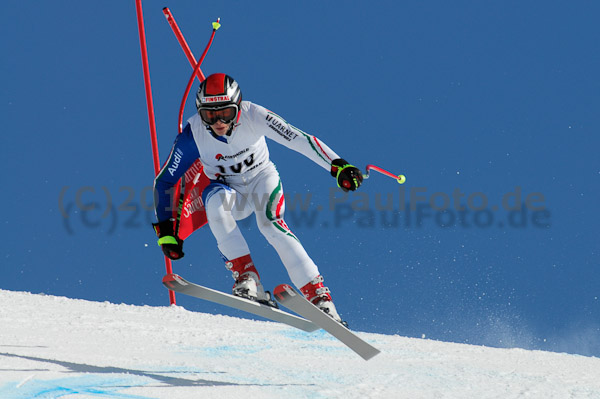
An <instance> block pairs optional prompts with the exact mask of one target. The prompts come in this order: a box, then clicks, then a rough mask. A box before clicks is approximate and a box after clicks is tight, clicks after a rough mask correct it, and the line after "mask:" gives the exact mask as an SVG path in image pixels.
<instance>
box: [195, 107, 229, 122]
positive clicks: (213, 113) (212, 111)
mask: <svg viewBox="0 0 600 399" xmlns="http://www.w3.org/2000/svg"><path fill="white" fill-rule="evenodd" d="M198 112H199V113H200V118H202V121H204V123H206V124H207V125H214V124H215V123H217V122H218V121H221V122H223V123H230V122H231V121H233V120H234V119H235V118H236V116H237V113H238V107H237V105H234V104H232V105H227V106H225V107H217V108H200V110H198Z"/></svg>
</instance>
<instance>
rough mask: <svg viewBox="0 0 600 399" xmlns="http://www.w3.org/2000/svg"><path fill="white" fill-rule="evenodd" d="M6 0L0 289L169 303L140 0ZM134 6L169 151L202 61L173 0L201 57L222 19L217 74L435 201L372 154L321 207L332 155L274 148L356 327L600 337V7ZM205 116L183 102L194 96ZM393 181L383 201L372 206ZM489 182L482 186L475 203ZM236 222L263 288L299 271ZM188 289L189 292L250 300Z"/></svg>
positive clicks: (212, 276) (538, 341)
mask: <svg viewBox="0 0 600 399" xmlns="http://www.w3.org/2000/svg"><path fill="white" fill-rule="evenodd" d="M5 3H6V4H4V12H5V15H7V16H10V17H9V18H5V22H4V23H3V24H2V26H1V27H0V30H1V31H2V32H1V33H2V39H1V42H0V43H1V51H2V54H4V56H3V57H2V63H1V64H0V65H1V68H2V70H1V72H2V74H1V76H2V80H3V84H2V87H3V90H2V91H1V96H2V102H1V107H2V108H1V109H2V113H1V120H2V128H3V133H2V135H1V139H0V140H1V146H0V154H1V156H2V161H3V164H4V165H5V168H6V170H5V173H4V176H5V178H4V182H5V183H4V184H5V189H4V190H3V195H2V208H3V209H4V213H3V216H2V226H3V227H4V234H3V239H2V252H1V253H0V259H1V261H0V262H1V263H0V264H1V265H2V278H1V279H0V288H2V289H9V290H25V291H31V292H45V293H48V294H55V295H65V296H69V297H74V298H84V299H91V300H101V301H103V300H108V301H111V302H125V303H132V304H148V305H163V304H167V303H168V296H167V291H166V290H165V289H164V288H163V287H162V285H161V283H160V280H161V277H162V275H163V274H164V264H163V260H162V256H161V252H160V250H159V248H157V247H156V245H155V237H154V235H153V231H152V229H151V228H150V226H149V223H150V222H151V221H152V211H151V210H150V207H149V202H150V195H149V191H148V187H149V186H150V185H151V184H152V179H153V166H152V157H151V152H150V150H151V147H150V136H149V132H148V121H147V116H146V105H145V97H144V88H143V79H142V67H141V58H140V51H139V39H138V34H137V26H136V16H135V2H134V1H133V0H131V1H128V2H123V1H109V2H101V3H98V2H94V3H90V2H66V1H58V2H52V3H44V2H35V3H34V2H26V1H25V2H23V1H13V0H10V1H7V2H5ZM143 5H144V15H145V23H146V34H147V41H148V51H149V61H150V73H151V78H152V85H153V94H154V104H155V109H156V122H157V129H158V141H159V148H160V154H161V161H162V160H164V159H165V157H166V155H167V153H168V150H169V148H170V146H171V143H172V141H173V138H174V137H175V134H176V132H177V112H178V108H179V103H180V101H181V96H182V95H183V91H184V89H185V85H186V83H187V80H188V78H189V75H190V73H191V70H190V67H189V65H188V63H187V61H186V59H185V57H184V55H183V53H182V51H181V50H180V47H179V45H178V43H177V41H176V40H175V38H174V36H173V34H172V32H171V30H170V28H169V26H168V24H167V22H166V20H165V18H164V16H163V14H162V11H161V10H162V8H163V7H164V6H168V7H170V9H171V11H172V12H173V14H174V16H175V19H176V20H177V22H178V24H179V26H180V28H181V29H182V31H183V33H184V35H185V37H186V39H187V41H188V43H189V44H190V46H191V47H192V49H193V51H194V53H195V54H196V56H199V54H200V53H201V51H202V49H203V48H204V45H205V43H206V40H207V39H208V37H209V35H210V32H211V22H212V21H214V20H215V19H216V18H217V17H220V18H221V22H222V28H221V29H220V30H219V31H218V33H217V35H216V38H215V41H214V43H213V47H212V49H211V51H210V53H209V55H208V57H207V58H206V60H205V63H204V64H203V71H204V72H205V73H206V74H210V73H213V72H226V73H229V74H230V75H232V76H234V77H235V78H236V79H237V80H238V81H239V83H240V85H241V88H242V91H243V93H244V98H245V99H247V100H250V101H253V102H256V103H258V104H261V105H264V106H266V107H267V108H269V109H271V110H272V111H274V112H276V113H278V114H280V115H281V116H282V117H284V118H285V119H287V120H288V121H289V122H290V123H292V124H294V125H295V126H297V127H299V128H301V129H302V130H304V131H306V132H309V133H312V134H315V135H316V136H317V137H319V138H320V139H322V140H323V141H325V142H326V143H327V144H328V145H329V146H331V147H332V148H333V149H334V150H335V151H336V152H338V153H339V154H340V155H341V156H343V157H344V158H346V159H348V160H349V161H351V162H352V163H354V164H356V165H358V166H361V167H364V165H366V164H369V163H372V164H376V165H378V166H381V167H383V168H386V169H389V170H391V171H393V172H395V173H404V174H406V176H407V178H408V181H407V183H406V184H405V186H404V189H405V190H406V191H405V194H406V201H409V199H410V193H411V190H412V191H413V193H414V194H416V195H419V196H422V197H424V198H425V199H424V200H419V201H416V205H418V206H417V209H415V210H413V211H410V210H409V211H405V210H402V209H401V208H402V204H403V203H404V201H402V200H401V199H400V198H401V194H400V186H399V185H398V184H397V183H395V182H394V181H393V180H392V179H389V178H387V177H384V176H381V175H376V174H374V175H373V176H372V178H371V179H369V180H368V181H366V182H365V184H364V185H363V187H361V189H360V194H356V195H354V196H350V197H348V198H347V199H346V200H345V201H342V200H340V199H339V198H340V197H339V196H341V193H339V192H337V193H336V194H335V195H336V196H337V197H335V198H338V201H339V202H340V203H339V204H338V205H337V207H335V208H334V209H333V210H332V209H330V206H329V205H330V201H332V196H333V195H334V194H332V191H331V190H332V189H334V188H335V183H334V181H333V179H332V178H331V177H330V176H329V175H328V173H326V172H325V171H324V170H322V169H321V168H319V167H318V166H316V165H314V164H312V163H311V162H310V161H309V160H307V159H304V158H303V157H302V156H300V155H298V154H295V153H292V152H290V151H289V150H287V149H286V148H283V147H281V146H278V145H277V144H275V143H271V144H270V150H271V154H272V159H273V160H274V162H275V163H276V164H277V167H278V169H279V171H280V173H281V177H282V180H283V183H284V188H285V190H286V196H287V198H288V216H287V217H286V219H287V221H288V224H289V225H290V227H291V228H292V230H293V231H294V232H295V233H296V234H297V235H298V236H299V238H300V240H301V241H302V243H303V244H304V246H305V247H306V249H307V251H308V252H309V254H311V256H312V257H313V259H314V260H315V262H316V263H317V264H318V265H319V267H320V269H321V272H322V273H323V274H324V275H325V277H326V282H327V284H328V285H329V287H330V288H331V289H332V291H333V294H334V299H335V302H336V304H337V306H338V308H339V310H340V312H341V313H342V314H343V315H344V316H345V318H346V319H347V320H348V321H349V323H350V325H351V326H352V327H354V328H355V329H358V330H365V331H372V332H381V333H387V334H400V335H404V336H411V337H419V336H422V335H425V336H426V337H429V338H432V339H439V340H448V341H456V342H469V343H476V344H485V345H493V346H513V345H516V346H521V347H527V348H540V349H548V350H558V351H567V352H573V353H582V354H593V355H596V356H600V330H599V328H600V299H599V297H600V288H599V287H600V273H599V272H598V266H599V264H600V255H599V251H600V245H599V242H598V238H597V237H598V233H597V229H598V222H599V221H600V217H599V212H598V208H597V207H598V203H599V200H600V188H599V186H600V184H599V183H600V161H599V159H600V158H599V157H598V154H597V151H598V150H597V148H598V147H599V144H600V139H598V131H599V128H600V121H599V118H598V112H597V110H598V109H600V96H599V93H600V90H599V89H600V83H599V82H600V80H598V72H597V71H598V70H600V55H599V54H598V52H597V51H595V48H596V47H597V43H598V42H599V40H600V29H599V28H598V27H597V23H596V21H595V15H598V12H599V11H600V6H598V5H597V4H596V3H594V2H576V3H572V2H571V3H565V2H527V3H523V2H517V1H509V2H495V3H490V2H475V1H458V2H451V3H450V2H445V1H408V2H380V1H375V2H369V5H368V7H367V6H366V5H365V3H362V2H348V3H345V5H344V6H343V7H340V4H339V3H336V2H322V1H321V2H317V1H308V2H302V4H295V5H289V4H282V3H281V2H274V1H270V2H260V3H256V2H241V1H237V2H227V3H220V2H202V3H199V2H196V1H178V2H157V1H144V3H143ZM196 87H197V86H196V85H195V86H194V89H193V90H194V91H195V89H196ZM194 112H195V110H194V106H193V101H188V103H187V108H186V115H187V116H188V117H189V116H190V115H192V114H193V113H194ZM518 188H520V192H521V201H524V200H525V197H526V196H527V195H530V194H532V193H536V194H535V195H537V197H535V198H537V199H540V198H543V201H540V202H538V203H537V205H539V206H541V208H543V209H542V210H541V211H539V212H541V213H537V214H536V213H535V211H533V210H531V209H529V208H527V207H523V209H522V210H521V211H513V212H510V211H507V210H505V209H503V207H502V198H503V196H505V195H508V196H507V197H506V198H507V199H508V203H509V204H513V205H514V203H515V202H514V196H513V195H512V194H511V193H513V194H514V193H516V192H517V190H519V189H518ZM455 190H458V192H459V193H461V194H464V195H463V196H462V198H461V203H462V204H463V205H464V206H465V207H467V205H468V203H467V202H468V201H467V200H468V199H469V197H470V198H471V202H472V203H471V205H472V207H470V208H469V207H467V210H466V212H464V213H462V214H461V213H460V212H459V211H456V210H454V209H448V210H446V211H445V212H441V211H440V212H438V211H437V210H436V209H434V208H432V206H431V204H429V200H430V199H431V198H433V199H434V200H436V201H440V202H437V203H434V204H433V205H434V206H438V205H439V204H440V203H443V201H444V199H445V198H450V199H452V198H453V196H452V195H453V193H454V192H455ZM295 196H297V197H298V198H299V199H301V200H308V201H309V202H308V203H309V205H310V207H309V209H308V210H306V211H304V213H303V212H302V211H300V210H296V211H292V210H291V209H290V208H291V207H290V205H291V204H290V203H289V201H290V199H291V198H294V197H295ZM309 196H310V197H309ZM387 196H391V197H392V203H393V206H392V207H391V209H389V210H381V209H380V208H381V206H380V207H379V209H378V207H377V206H376V201H377V200H378V199H382V198H383V199H385V198H387ZM483 197H485V198H486V199H487V200H488V204H487V206H485V207H483V208H482V209H480V210H479V211H474V210H473V209H472V208H473V206H475V207H477V206H478V205H481V203H480V202H478V201H481V200H482V198H483ZM361 201H362V202H361ZM365 201H367V202H368V204H367V205H364V204H365ZM436 204H437V205H436ZM494 205H495V206H497V208H498V209H496V208H495V207H494ZM92 208H93V209H92ZM65 216H66V217H65ZM444 223H445V224H444ZM242 226H243V229H244V232H245V235H246V237H247V239H248V242H249V245H250V248H251V250H252V251H253V257H254V260H255V262H256V263H257V265H258V267H259V270H260V271H261V274H262V277H263V280H264V283H265V285H266V286H268V287H273V286H275V285H277V284H279V283H282V282H288V278H287V275H286V273H285V271H284V268H283V266H282V265H281V263H280V261H279V259H278V258H277V256H276V254H275V252H274V250H273V249H271V248H269V246H268V244H267V243H266V241H265V240H264V238H263V237H262V236H260V234H259V233H258V230H257V229H256V226H255V225H254V222H253V221H248V222H244V223H242ZM185 252H186V257H185V258H184V259H183V260H181V261H180V262H177V263H174V269H175V271H176V272H177V273H179V274H181V275H183V276H185V277H186V278H187V279H189V280H191V281H195V282H198V283H201V284H205V285H208V286H211V287H213V288H217V289H221V290H229V288H230V286H231V281H230V276H229V275H228V272H227V271H226V270H225V268H224V267H223V266H222V262H221V260H220V257H219V255H218V251H217V249H216V245H215V242H214V239H213V238H212V236H211V235H210V232H209V231H208V229H201V230H200V231H198V232H197V233H195V234H194V235H193V236H192V237H190V239H189V240H188V242H186V244H185ZM177 298H178V304H180V305H182V306H185V307H186V308H188V309H192V310H198V311H205V312H219V313H225V314H232V315H239V314H238V313H235V312H231V311H228V310H226V309H223V308H220V307H216V306H212V305H210V304H206V303H202V302H201V301H198V300H196V299H193V298H185V297H183V296H181V295H180V296H178V297H177Z"/></svg>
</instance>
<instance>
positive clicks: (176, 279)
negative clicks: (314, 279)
mask: <svg viewBox="0 0 600 399" xmlns="http://www.w3.org/2000/svg"><path fill="white" fill-rule="evenodd" d="M162 282H163V284H164V286H165V287H167V288H168V289H169V290H171V291H175V292H179V293H181V294H185V295H189V296H193V297H196V298H200V299H204V300H206V301H210V302H214V303H218V304H220V305H224V306H228V307H230V308H235V309H239V310H243V311H244V312H248V313H252V314H255V315H257V316H260V317H264V318H265V319H269V320H273V321H277V322H279V323H283V324H287V325H289V326H292V327H296V328H298V329H300V330H303V331H306V332H313V331H316V330H318V329H319V327H318V326H317V325H315V324H314V323H313V322H311V321H309V320H306V319H303V318H302V317H298V316H295V315H293V314H290V313H287V312H284V311H283V310H280V309H277V308H273V307H271V306H267V305H263V304H262V303H258V302H255V301H251V300H249V299H245V298H240V297H237V296H234V295H230V294H225V293H223V292H220V291H217V290H213V289H211V288H207V287H203V286H201V285H198V284H194V283H191V282H189V281H187V280H186V279H184V278H183V277H181V276H179V275H177V274H174V273H171V274H167V275H166V276H165V277H163V280H162Z"/></svg>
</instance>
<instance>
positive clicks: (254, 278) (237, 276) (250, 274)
mask: <svg viewBox="0 0 600 399" xmlns="http://www.w3.org/2000/svg"><path fill="white" fill-rule="evenodd" d="M225 267H226V268H227V269H228V270H231V274H232V276H233V279H234V280H235V283H234V284H233V290H232V293H233V295H235V296H239V297H242V298H246V299H249V300H251V301H255V302H259V303H262V304H264V305H267V306H271V307H273V308H278V306H277V302H275V300H274V299H273V298H272V296H271V293H270V292H269V291H265V289H264V288H263V285H262V284H261V282H260V277H259V275H258V270H256V267H255V266H254V262H252V258H251V257H250V255H245V256H242V257H239V258H236V259H233V260H231V261H227V262H226V263H225Z"/></svg>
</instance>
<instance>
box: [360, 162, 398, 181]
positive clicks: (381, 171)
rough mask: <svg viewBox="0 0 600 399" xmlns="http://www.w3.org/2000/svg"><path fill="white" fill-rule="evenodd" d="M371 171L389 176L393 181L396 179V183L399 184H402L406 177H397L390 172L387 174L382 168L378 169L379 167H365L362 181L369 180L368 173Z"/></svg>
mask: <svg viewBox="0 0 600 399" xmlns="http://www.w3.org/2000/svg"><path fill="white" fill-rule="evenodd" d="M371 169H373V170H374V171H376V172H379V173H381V174H384V175H386V176H389V177H391V178H393V179H396V181H397V182H398V183H399V184H404V182H405V181H406V176H404V175H398V176H396V175H395V174H393V173H392V172H388V171H387V170H385V169H383V168H380V167H379V166H375V165H367V167H366V172H365V173H364V175H363V179H368V178H369V173H370V171H371Z"/></svg>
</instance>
